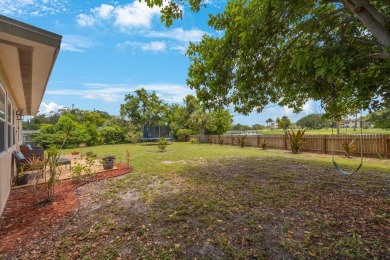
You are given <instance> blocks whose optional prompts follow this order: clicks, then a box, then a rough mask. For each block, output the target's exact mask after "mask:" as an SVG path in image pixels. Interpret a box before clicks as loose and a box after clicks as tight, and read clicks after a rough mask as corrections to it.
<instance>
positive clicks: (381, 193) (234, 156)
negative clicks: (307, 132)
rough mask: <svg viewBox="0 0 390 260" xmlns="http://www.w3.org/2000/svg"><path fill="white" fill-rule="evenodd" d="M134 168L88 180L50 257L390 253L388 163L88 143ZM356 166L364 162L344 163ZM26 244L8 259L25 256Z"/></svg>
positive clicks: (46, 248) (42, 246)
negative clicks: (351, 170)
mask: <svg viewBox="0 0 390 260" xmlns="http://www.w3.org/2000/svg"><path fill="white" fill-rule="evenodd" d="M89 150H92V151H94V152H95V153H97V154H98V155H99V156H104V155H115V156H116V158H118V159H120V158H122V157H123V154H124V152H125V151H126V150H129V151H130V153H131V155H132V164H133V166H134V167H135V170H134V171H133V172H132V173H131V174H129V175H126V176H123V177H120V178H117V179H114V180H110V181H104V182H99V183H93V184H89V185H85V186H82V187H81V188H80V190H79V193H80V196H81V201H82V205H81V208H80V211H79V214H78V216H77V217H76V218H75V219H74V220H73V221H72V222H70V223H69V224H68V225H67V226H66V227H65V228H63V229H61V230H57V231H56V232H54V233H53V236H52V237H47V238H42V239H41V240H39V241H36V242H35V247H34V250H36V251H38V252H40V253H41V255H43V256H44V257H47V258H60V259H116V258H119V257H121V258H158V259H172V258H179V259H181V258H202V259H203V258H205V259H207V258H210V259H226V258H234V259H241V258H242V259H244V258H245V259H246V258H260V259H262V258H277V259H281V258H311V257H317V258H367V259H373V258H379V259H384V258H386V257H388V256H389V255H390V248H389V245H390V229H389V226H390V188H389V187H390V174H389V169H390V164H389V161H380V160H374V159H369V160H366V161H365V164H364V166H363V170H362V171H361V172H359V173H358V174H355V175H352V176H346V175H341V174H338V173H337V171H335V169H334V168H333V167H332V163H331V157H330V156H325V155H315V154H306V153H305V154H299V155H292V154H290V153H289V152H286V151H275V150H265V151H263V150H261V149H255V148H240V147H233V146H217V145H208V144H202V145H201V144H188V143H175V144H173V145H169V146H168V147H167V152H166V153H159V152H158V149H157V147H156V146H150V145H115V146H100V147H92V148H86V151H89ZM122 160H123V159H122ZM339 162H340V164H342V165H343V166H344V167H347V168H348V167H354V166H355V165H356V164H358V162H359V160H358V159H356V158H355V159H344V158H343V159H341V158H340V159H339ZM26 252H28V250H27V251H26V249H25V248H24V249H21V250H20V251H17V252H14V253H12V254H11V255H10V256H7V257H21V258H23V256H26Z"/></svg>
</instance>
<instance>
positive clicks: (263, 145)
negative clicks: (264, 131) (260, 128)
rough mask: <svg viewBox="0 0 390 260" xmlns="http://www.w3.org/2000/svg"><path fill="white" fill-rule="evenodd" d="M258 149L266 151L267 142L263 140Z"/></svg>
mask: <svg viewBox="0 0 390 260" xmlns="http://www.w3.org/2000/svg"><path fill="white" fill-rule="evenodd" d="M260 147H261V148H263V150H265V149H267V141H265V139H264V140H263V142H262V143H260Z"/></svg>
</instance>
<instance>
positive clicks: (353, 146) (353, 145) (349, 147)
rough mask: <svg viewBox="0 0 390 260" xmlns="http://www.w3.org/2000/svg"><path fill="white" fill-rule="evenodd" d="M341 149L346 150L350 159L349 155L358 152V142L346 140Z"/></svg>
mask: <svg viewBox="0 0 390 260" xmlns="http://www.w3.org/2000/svg"><path fill="white" fill-rule="evenodd" d="M340 145H341V147H342V148H343V149H344V153H345V156H347V157H348V158H349V154H350V153H352V152H356V150H357V142H356V140H355V139H353V140H352V141H351V142H349V141H348V140H344V141H342V142H341V144H340Z"/></svg>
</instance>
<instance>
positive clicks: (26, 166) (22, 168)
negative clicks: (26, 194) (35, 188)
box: [12, 152, 45, 184]
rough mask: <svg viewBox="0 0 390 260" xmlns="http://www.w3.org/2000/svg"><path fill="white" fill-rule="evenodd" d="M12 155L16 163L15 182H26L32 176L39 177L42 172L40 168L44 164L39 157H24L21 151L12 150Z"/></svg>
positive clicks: (42, 167)
mask: <svg viewBox="0 0 390 260" xmlns="http://www.w3.org/2000/svg"><path fill="white" fill-rule="evenodd" d="M12 156H13V159H14V160H15V164H16V179H15V182H16V184H26V183H21V181H22V180H24V181H26V182H28V180H29V179H31V178H32V177H33V176H39V177H38V178H40V177H41V175H42V174H43V172H42V170H43V169H44V167H45V165H44V163H43V162H42V161H41V158H40V157H34V156H33V157H29V158H26V157H25V156H24V154H23V153H22V152H13V154H12ZM37 172H38V173H37ZM37 174H38V175H37ZM22 182H23V181H22Z"/></svg>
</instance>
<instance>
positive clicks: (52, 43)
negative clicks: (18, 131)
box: [0, 15, 62, 115]
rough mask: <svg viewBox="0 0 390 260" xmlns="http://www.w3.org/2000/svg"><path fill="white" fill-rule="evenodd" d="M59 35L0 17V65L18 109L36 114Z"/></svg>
mask: <svg viewBox="0 0 390 260" xmlns="http://www.w3.org/2000/svg"><path fill="white" fill-rule="evenodd" d="M61 39H62V36H61V35H58V34H54V33H51V32H48V31H45V30H42V29H40V28H37V27H34V26H31V25H28V24H25V23H21V22H19V21H16V20H13V19H10V18H8V17H5V16H2V15H0V62H1V65H2V68H3V70H4V72H5V75H6V77H7V79H8V81H9V82H8V83H9V85H10V86H8V87H9V88H10V89H11V91H12V94H13V97H14V99H15V102H16V104H15V105H16V106H17V107H18V109H23V114H25V115H36V114H37V113H38V109H39V106H40V104H41V102H42V98H43V95H44V93H45V90H46V86H47V83H48V80H49V77H50V74H51V71H52V69H53V66H54V63H55V61H56V58H57V55H58V52H59V49H60V45H61Z"/></svg>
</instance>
